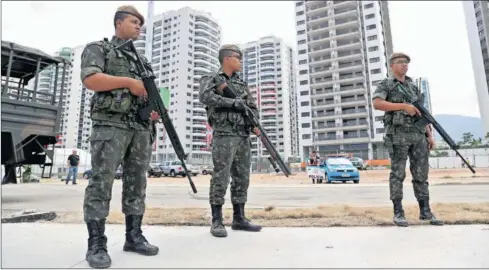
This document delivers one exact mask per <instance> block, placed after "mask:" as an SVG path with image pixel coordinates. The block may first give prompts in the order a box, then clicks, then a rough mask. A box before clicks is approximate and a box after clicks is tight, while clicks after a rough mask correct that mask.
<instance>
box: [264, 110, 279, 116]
mask: <svg viewBox="0 0 489 270" xmlns="http://www.w3.org/2000/svg"><path fill="white" fill-rule="evenodd" d="M261 115H262V116H265V115H277V110H275V109H273V110H270V109H263V108H262V112H261Z"/></svg>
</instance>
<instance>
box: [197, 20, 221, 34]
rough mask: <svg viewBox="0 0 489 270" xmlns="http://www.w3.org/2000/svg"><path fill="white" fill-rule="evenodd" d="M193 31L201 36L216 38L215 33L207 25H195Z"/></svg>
mask: <svg viewBox="0 0 489 270" xmlns="http://www.w3.org/2000/svg"><path fill="white" fill-rule="evenodd" d="M194 31H195V33H203V34H206V35H209V36H217V31H213V30H211V28H210V27H208V26H207V25H203V24H201V23H200V24H195V28H194Z"/></svg>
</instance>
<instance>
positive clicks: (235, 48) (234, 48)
mask: <svg viewBox="0 0 489 270" xmlns="http://www.w3.org/2000/svg"><path fill="white" fill-rule="evenodd" d="M221 51H233V52H235V53H239V55H242V52H241V50H240V49H239V47H238V46H236V45H232V44H226V45H222V46H221V48H220V49H219V52H221Z"/></svg>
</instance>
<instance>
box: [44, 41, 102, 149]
mask: <svg viewBox="0 0 489 270" xmlns="http://www.w3.org/2000/svg"><path fill="white" fill-rule="evenodd" d="M84 48H85V46H84V45H83V46H78V47H74V48H68V47H64V48H62V49H61V50H59V51H57V52H55V53H54V55H55V56H61V57H64V58H66V59H69V60H70V62H71V65H72V66H71V67H69V68H67V69H66V73H65V79H64V82H65V84H64V91H63V112H62V118H61V123H60V132H61V137H60V142H59V143H58V144H57V145H56V148H79V149H85V150H88V146H89V144H88V142H87V139H88V136H89V135H90V126H91V120H90V115H89V107H90V105H89V104H90V103H89V101H90V97H91V96H92V95H93V93H92V92H91V91H87V89H86V88H85V87H84V86H83V85H82V83H81V80H80V64H81V63H80V61H81V54H82V52H83V49H84ZM62 76H63V74H62V73H61V72H58V75H57V80H58V83H57V89H56V100H59V95H60V94H61V83H60V82H61V78H62ZM55 79H56V70H55V69H54V68H52V67H51V68H48V69H46V70H44V71H42V72H41V74H40V76H39V82H38V87H39V88H38V89H39V91H44V92H50V93H53V91H54V89H53V87H54V81H55Z"/></svg>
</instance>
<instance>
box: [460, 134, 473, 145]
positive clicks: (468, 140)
mask: <svg viewBox="0 0 489 270" xmlns="http://www.w3.org/2000/svg"><path fill="white" fill-rule="evenodd" d="M473 140H474V135H472V133H470V132H465V133H464V134H462V143H463V144H466V145H468V144H471V142H472V141H473Z"/></svg>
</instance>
